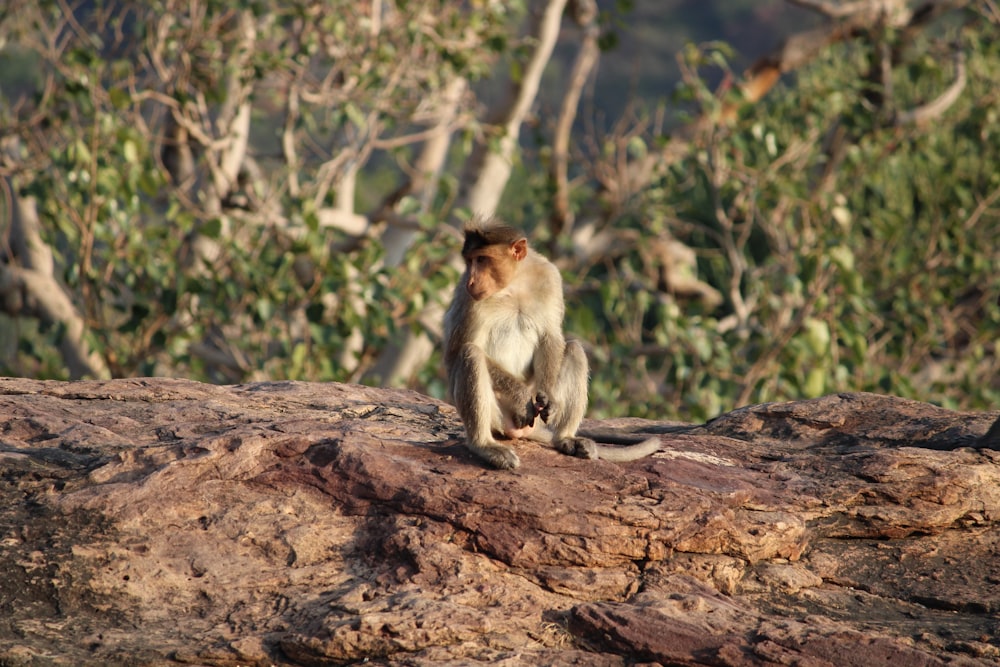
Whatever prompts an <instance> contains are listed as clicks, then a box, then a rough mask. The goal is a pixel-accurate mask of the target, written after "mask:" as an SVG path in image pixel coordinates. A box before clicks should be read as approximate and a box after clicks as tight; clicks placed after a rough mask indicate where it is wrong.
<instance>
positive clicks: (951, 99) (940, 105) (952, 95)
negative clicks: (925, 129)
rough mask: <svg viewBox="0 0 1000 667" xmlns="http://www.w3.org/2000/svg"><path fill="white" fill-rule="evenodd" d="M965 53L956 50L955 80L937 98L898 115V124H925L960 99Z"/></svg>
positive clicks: (963, 88) (964, 76)
mask: <svg viewBox="0 0 1000 667" xmlns="http://www.w3.org/2000/svg"><path fill="white" fill-rule="evenodd" d="M965 83H966V75H965V53H963V52H962V51H956V52H955V80H954V81H953V82H952V84H951V85H950V86H948V88H947V89H945V91H944V92H943V93H941V94H940V95H939V96H938V97H937V98H936V99H934V100H933V101H931V102H928V103H927V104H924V105H922V106H919V107H917V108H915V109H911V110H910V111H904V112H902V113H899V114H897V115H896V125H897V126H900V125H925V124H927V123H929V122H930V121H932V120H934V119H936V118H938V117H940V116H941V114H943V113H944V112H945V111H947V110H948V109H949V108H950V107H951V105H952V104H954V103H955V101H956V100H958V98H959V96H960V95H961V94H962V91H963V90H965Z"/></svg>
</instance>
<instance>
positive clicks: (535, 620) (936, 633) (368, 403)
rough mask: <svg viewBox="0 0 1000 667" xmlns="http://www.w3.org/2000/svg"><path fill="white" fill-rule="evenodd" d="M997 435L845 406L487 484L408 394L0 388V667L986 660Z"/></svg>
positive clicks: (781, 413) (493, 478)
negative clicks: (992, 443)
mask: <svg viewBox="0 0 1000 667" xmlns="http://www.w3.org/2000/svg"><path fill="white" fill-rule="evenodd" d="M997 416H998V415H997V413H978V414H971V413H956V412H950V411H947V410H942V409H940V408H935V407H933V406H930V405H927V404H922V403H916V402H913V401H907V400H902V399H897V398H892V397H886V396H876V395H872V394H845V395H840V396H828V397H825V398H822V399H817V400H813V401H801V402H795V403H788V404H769V405H761V406H754V407H749V408H744V409H741V410H737V411H735V412H733V413H730V414H727V415H724V416H722V417H720V418H719V419H716V420H714V421H713V422H711V423H710V424H708V425H706V426H705V427H704V428H697V429H694V430H691V431H688V432H685V433H677V432H671V428H670V426H669V425H663V424H655V423H648V422H641V423H640V422H636V421H634V420H631V421H628V422H627V423H629V424H630V425H632V426H637V425H638V426H640V427H642V428H644V429H646V430H649V431H653V432H660V433H662V435H661V439H662V440H663V451H661V452H660V453H659V454H657V455H656V456H655V457H654V458H651V459H647V460H644V461H638V462H635V463H631V464H626V465H615V464H611V463H607V462H603V461H584V460H579V459H572V458H568V457H565V456H562V455H560V454H557V453H555V452H552V451H549V450H546V449H542V448H540V447H538V446H537V445H533V444H530V443H518V444H517V447H518V450H519V452H518V453H519V456H520V457H521V460H522V463H523V466H522V467H521V468H520V469H518V470H516V471H510V472H498V471H493V470H488V469H486V468H484V467H483V466H482V465H481V464H480V463H479V462H478V461H476V460H475V459H473V458H472V457H471V456H469V455H468V454H467V453H466V452H465V450H464V448H463V447H462V446H461V436H462V430H461V424H460V423H459V421H458V420H457V418H456V415H455V412H454V410H453V409H452V408H451V407H450V406H447V405H445V404H443V403H440V402H438V401H435V400H433V399H430V398H427V397H425V396H421V395H418V394H415V393H413V392H408V391H400V390H388V389H373V388H368V387H358V386H347V385H339V384H307V383H262V384H252V385H240V386H234V387H217V386H210V385H203V384H198V383H193V382H186V381H181V380H167V379H141V380H115V381H108V382H75V383H59V382H40V381H33V380H23V379H0V494H2V495H0V503H2V504H0V566H2V572H3V577H2V578H0V664H3V665H38V664H44V665H80V664H94V665H97V664H102V665H103V664H111V665H115V664H118V665H124V664H130V665H131V664H153V665H169V664H202V665H271V664H273V665H338V664H349V663H358V662H362V661H367V662H368V663H369V664H384V665H468V664H479V663H482V664H490V665H494V664H499V665H512V666H513V665H594V666H598V665H623V666H624V665H626V664H636V663H637V662H638V663H642V662H645V663H649V664H673V665H700V664H709V665H779V664H781V665H790V664H798V665H838V666H839V665H866V664H893V665H939V664H949V665H956V664H958V665H979V664H983V665H985V664H994V663H995V662H996V661H997V660H998V659H1000V638H998V637H1000V632H998V630H1000V593H998V592H997V591H1000V565H997V564H996V563H997V558H996V554H997V551H998V549H1000V530H998V517H1000V454H998V453H996V452H994V451H993V450H991V449H989V448H987V447H986V446H984V443H986V444H988V442H989V439H988V438H986V437H984V434H986V433H987V430H988V429H989V428H990V425H991V424H992V423H994V422H995V421H996V420H997ZM623 423H624V422H623Z"/></svg>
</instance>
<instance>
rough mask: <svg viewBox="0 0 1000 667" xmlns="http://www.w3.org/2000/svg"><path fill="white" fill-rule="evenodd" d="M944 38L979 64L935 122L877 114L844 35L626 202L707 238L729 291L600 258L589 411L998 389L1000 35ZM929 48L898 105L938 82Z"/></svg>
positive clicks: (712, 270)
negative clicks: (695, 292) (677, 292)
mask: <svg viewBox="0 0 1000 667" xmlns="http://www.w3.org/2000/svg"><path fill="white" fill-rule="evenodd" d="M949 37H952V38H956V39H960V40H961V48H963V50H965V52H966V53H968V54H970V55H969V58H968V67H969V80H968V84H967V87H966V90H965V91H964V94H963V96H962V98H961V101H960V102H958V103H956V104H955V105H954V106H953V107H952V108H951V109H949V110H948V111H947V113H946V115H945V116H944V117H943V118H940V119H937V121H936V122H935V123H934V124H933V125H929V126H921V127H900V126H896V125H880V124H878V123H877V122H873V119H872V113H871V108H870V106H869V104H868V100H867V99H866V95H865V93H866V90H865V88H864V87H863V86H860V85H859V84H858V81H860V80H862V79H863V78H864V67H865V65H864V63H865V62H866V59H867V57H868V56H871V53H870V52H866V51H865V50H864V48H863V47H858V46H857V45H855V46H851V47H844V48H840V49H837V50H835V51H832V52H830V53H829V54H828V55H827V56H826V57H825V58H824V59H822V61H821V62H817V63H815V64H814V65H812V66H810V67H809V68H807V69H806V70H804V71H802V72H800V73H799V75H798V77H797V81H796V82H795V85H794V86H792V87H789V88H787V89H783V90H781V91H780V92H778V93H777V94H774V95H773V96H772V97H771V98H769V100H768V102H767V104H766V105H763V106H758V107H756V108H753V109H750V110H748V111H747V112H746V113H745V114H744V116H743V117H742V118H740V119H739V120H738V122H737V123H736V124H735V125H734V126H733V127H732V128H731V129H730V130H728V131H725V132H721V131H716V132H713V133H709V134H708V135H707V136H705V137H704V138H703V141H702V142H701V143H699V144H698V145H696V146H694V147H693V149H692V150H691V151H690V153H689V154H688V155H687V157H686V158H685V159H684V160H683V161H681V162H679V163H678V164H676V165H675V167H674V168H672V169H671V170H669V171H668V172H666V173H664V174H663V175H662V177H661V178H660V179H659V180H658V181H657V182H654V183H651V185H650V187H648V188H646V189H644V190H643V191H642V192H641V193H639V194H638V195H637V196H636V197H635V198H634V199H633V200H632V201H630V202H629V204H628V211H627V212H625V214H624V215H623V216H622V220H623V222H624V223H625V224H628V225H630V226H632V227H634V228H635V229H637V230H640V232H641V233H642V234H643V235H644V236H646V235H650V236H655V235H658V234H662V233H663V231H664V230H665V229H666V230H669V233H671V234H674V235H676V236H677V237H678V238H680V239H682V240H683V241H685V242H686V243H688V244H690V245H691V246H692V247H694V248H697V249H698V251H699V256H700V259H699V270H700V271H701V272H702V275H703V276H704V277H705V279H706V280H707V281H708V282H710V283H711V284H712V285H714V286H715V287H717V288H718V289H719V290H720V291H721V292H722V293H723V294H724V295H725V296H726V303H725V304H724V305H723V306H722V307H721V308H720V309H718V310H716V311H709V312H706V311H705V310H704V309H703V308H701V307H700V306H699V304H697V303H683V302H679V301H678V300H677V299H675V298H672V297H671V296H670V295H665V294H663V293H662V292H657V290H656V289H655V286H653V285H650V284H649V281H648V280H646V281H645V284H644V283H643V281H642V276H643V275H647V276H648V275H650V271H649V268H650V267H648V266H643V262H644V261H645V260H644V256H643V253H642V252H640V251H638V250H637V251H635V252H632V253H630V254H628V255H627V256H624V257H621V258H619V259H618V260H617V261H616V262H615V264H614V265H613V266H611V267H610V268H609V267H608V266H607V265H606V264H605V263H601V264H598V265H595V266H594V267H593V268H592V269H591V270H590V271H589V273H588V274H587V275H588V277H589V278H590V279H591V280H593V283H592V284H593V285H594V287H593V289H591V290H588V294H587V298H586V299H585V300H584V301H582V302H579V301H577V302H575V303H578V304H580V305H579V307H577V308H572V307H571V309H570V313H569V319H570V322H571V324H570V326H571V328H576V329H577V330H578V331H580V332H581V333H582V334H583V335H584V337H586V338H590V339H594V340H595V341H596V344H595V356H597V357H598V360H597V363H596V364H595V370H594V379H593V387H594V399H593V402H594V403H595V405H594V409H593V412H596V413H599V414H616V413H620V406H621V404H622V402H623V401H628V405H629V408H630V412H631V413H632V414H636V415H641V416H648V417H662V416H664V415H671V416H674V415H676V416H679V417H684V418H695V419H705V418H710V417H712V416H714V415H715V414H718V413H719V412H721V411H723V410H728V409H732V408H733V407H736V406H737V405H741V404H745V403H749V402H754V403H756V402H766V401H780V400H788V399H796V398H803V397H814V396H820V395H823V394H828V393H834V392H840V391H857V390H865V391H875V392H883V393H892V394H896V395H901V396H908V397H912V398H915V399H920V400H932V401H935V402H938V403H941V404H943V405H946V406H949V407H955V408H976V407H978V408H990V407H995V406H996V405H997V403H998V400H1000V373H998V361H997V353H998V350H997V339H998V335H997V334H998V330H1000V302H998V293H997V283H996V267H998V266H1000V248H998V246H997V244H996V238H997V230H998V223H1000V209H998V208H997V206H996V200H997V198H998V195H1000V171H998V169H997V165H1000V140H998V135H997V132H996V111H995V109H996V86H995V81H996V80H997V77H998V76H1000V50H998V47H997V43H996V41H995V37H996V30H995V29H982V30H979V29H972V28H969V27H966V28H965V29H964V30H962V32H961V33H960V35H954V34H953V35H949ZM935 48H936V46H935V43H930V42H926V41H925V42H922V43H920V44H918V45H916V46H915V47H914V51H915V52H916V60H917V64H916V65H914V66H913V67H918V68H919V69H920V70H921V72H920V76H919V77H917V76H914V75H913V72H912V69H913V67H911V68H910V70H909V71H907V70H904V71H903V72H902V73H901V74H900V75H898V76H897V77H896V79H895V80H894V82H893V83H894V95H895V99H894V103H895V104H897V105H898V106H899V108H900V109H905V108H909V107H912V106H916V105H918V104H920V103H922V101H925V100H927V99H929V98H931V97H933V95H934V94H936V93H934V92H933V89H932V87H930V86H927V85H926V84H925V81H926V80H927V79H928V78H929V79H930V80H931V81H933V82H934V83H935V85H936V86H937V87H938V88H939V89H940V88H943V87H944V86H946V85H947V84H948V82H949V77H950V76H952V74H953V72H952V68H951V66H950V63H951V59H950V57H934V53H935ZM921 53H923V55H921ZM704 55H705V54H704V53H703V52H701V51H694V52H691V53H690V54H689V57H691V58H692V59H698V60H699V61H702V60H706V59H705V58H704ZM942 55H945V54H942ZM712 60H714V61H716V62H717V61H718V54H717V53H716V54H715V55H713V56H712ZM688 85H689V86H693V87H694V88H695V90H692V91H690V94H689V95H688V96H689V97H691V98H694V99H701V100H703V102H704V103H705V104H706V105H713V104H714V105H717V104H718V101H717V100H716V98H715V97H714V95H712V94H711V93H710V91H707V90H705V89H704V88H702V87H700V86H701V83H700V81H697V80H694V81H688ZM709 111H711V109H709ZM837 141H839V142H840V145H839V146H834V145H833V144H834V143H835V142H837ZM584 284H585V285H586V284H587V283H586V279H585V281H584ZM637 351H639V352H640V353H639V354H636V352H637ZM622 378H628V382H627V383H624V384H623V383H622V381H621V379H622ZM636 396H642V397H643V399H642V400H635V397H636Z"/></svg>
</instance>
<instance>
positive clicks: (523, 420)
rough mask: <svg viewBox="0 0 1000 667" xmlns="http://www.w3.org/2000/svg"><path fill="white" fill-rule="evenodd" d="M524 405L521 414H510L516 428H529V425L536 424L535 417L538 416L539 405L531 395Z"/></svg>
mask: <svg viewBox="0 0 1000 667" xmlns="http://www.w3.org/2000/svg"><path fill="white" fill-rule="evenodd" d="M523 405H524V407H523V412H521V413H520V414H518V413H517V412H514V413H513V414H511V416H510V420H511V422H513V424H514V428H518V429H522V428H528V427H529V426H534V424H535V417H537V416H538V407H537V406H536V405H535V401H534V400H532V399H531V398H530V397H529V398H528V399H527V400H525V402H524V404H523Z"/></svg>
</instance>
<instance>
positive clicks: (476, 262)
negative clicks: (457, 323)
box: [464, 239, 527, 301]
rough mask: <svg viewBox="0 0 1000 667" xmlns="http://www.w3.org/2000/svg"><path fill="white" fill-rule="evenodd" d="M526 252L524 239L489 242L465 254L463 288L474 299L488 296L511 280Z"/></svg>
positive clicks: (477, 299) (480, 299) (508, 283)
mask: <svg viewBox="0 0 1000 667" xmlns="http://www.w3.org/2000/svg"><path fill="white" fill-rule="evenodd" d="M526 256H527V245H526V242H525V241H524V239H520V240H518V241H515V242H514V243H511V244H510V245H507V244H495V245H489V246H486V247H483V248H477V249H476V250H473V251H471V252H468V253H466V254H465V276H464V279H465V289H466V291H467V292H468V293H469V296H471V297H472V298H473V299H474V300H476V301H482V300H483V299H488V298H490V297H491V296H493V295H494V294H496V293H497V292H499V291H500V290H502V289H503V288H505V287H507V286H508V285H510V284H511V282H513V281H514V278H515V277H516V276H517V270H518V268H519V263H520V261H521V260H523V259H524V258H525V257H526Z"/></svg>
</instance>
